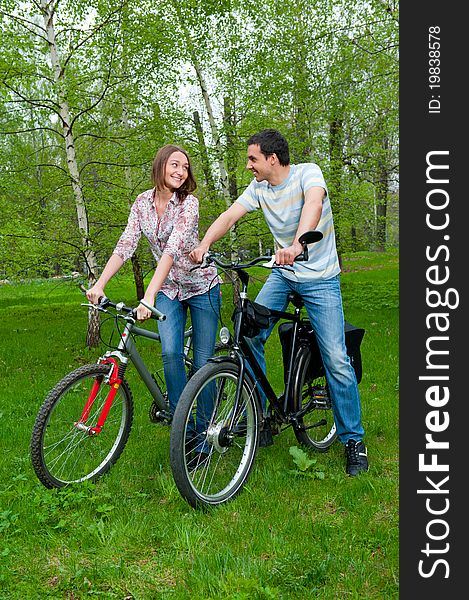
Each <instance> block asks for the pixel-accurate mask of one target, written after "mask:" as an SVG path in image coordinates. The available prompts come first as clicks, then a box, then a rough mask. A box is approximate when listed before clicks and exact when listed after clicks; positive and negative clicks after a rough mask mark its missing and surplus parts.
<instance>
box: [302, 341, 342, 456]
mask: <svg viewBox="0 0 469 600" xmlns="http://www.w3.org/2000/svg"><path fill="white" fill-rule="evenodd" d="M311 357H312V355H311V352H310V350H309V348H308V347H307V346H303V347H301V348H300V349H299V350H298V353H297V355H296V358H295V368H294V373H296V376H295V382H294V388H293V398H294V402H295V407H294V411H295V412H296V413H298V412H299V413H300V416H299V417H298V419H297V421H296V423H293V431H294V432H295V436H296V439H297V440H298V441H299V442H300V444H303V445H304V446H307V447H309V448H314V449H315V450H319V451H320V452H325V451H326V450H327V449H328V448H329V446H331V444H333V443H334V441H335V440H336V438H337V432H336V426H335V422H334V414H333V411H332V401H331V398H330V395H329V389H328V386H327V381H326V378H325V376H322V377H316V378H313V379H311V377H310V376H309V374H308V372H309V365H310V362H311Z"/></svg>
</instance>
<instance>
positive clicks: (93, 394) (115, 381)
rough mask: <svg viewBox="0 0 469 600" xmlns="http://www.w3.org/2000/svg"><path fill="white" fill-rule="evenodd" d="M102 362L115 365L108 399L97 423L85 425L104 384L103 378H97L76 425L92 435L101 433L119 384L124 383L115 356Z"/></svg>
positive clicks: (110, 380)
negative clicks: (92, 425)
mask: <svg viewBox="0 0 469 600" xmlns="http://www.w3.org/2000/svg"><path fill="white" fill-rule="evenodd" d="M100 364H102V365H104V364H111V365H113V367H112V372H111V374H110V377H109V386H110V389H109V392H108V395H107V398H106V401H105V402H104V406H103V408H102V410H101V413H100V415H99V417H98V422H97V423H96V425H95V426H94V427H89V426H87V425H85V423H86V421H87V420H88V417H89V414H90V412H91V407H92V406H93V403H94V401H95V399H96V396H97V395H98V392H99V390H100V388H101V384H102V380H101V381H100V380H99V379H96V380H95V381H94V383H93V387H92V388H91V392H90V395H89V397H88V400H87V401H86V404H85V408H84V409H83V412H82V414H81V417H80V420H79V421H78V422H77V423H75V426H76V427H77V428H78V429H83V430H86V431H88V433H89V434H90V435H96V434H97V433H100V431H101V429H102V428H103V425H104V423H105V422H106V418H107V416H108V414H109V411H110V409H111V406H112V403H113V401H114V398H115V396H116V393H117V390H118V389H119V386H120V384H121V383H122V379H121V378H120V377H119V365H118V363H117V360H116V359H115V358H106V359H105V360H103V361H102V362H101V363H100Z"/></svg>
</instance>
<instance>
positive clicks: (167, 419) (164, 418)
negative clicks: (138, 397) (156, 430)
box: [149, 402, 172, 425]
mask: <svg viewBox="0 0 469 600" xmlns="http://www.w3.org/2000/svg"><path fill="white" fill-rule="evenodd" d="M149 417H150V421H151V422H152V423H162V424H163V425H171V421H172V416H171V414H170V413H169V412H167V411H165V410H160V409H159V408H158V405H157V404H156V402H152V404H151V406H150V410H149Z"/></svg>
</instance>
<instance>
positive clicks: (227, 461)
mask: <svg viewBox="0 0 469 600" xmlns="http://www.w3.org/2000/svg"><path fill="white" fill-rule="evenodd" d="M238 380H239V367H238V366H237V365H236V364H234V363H233V362H232V361H231V360H230V359H227V360H224V361H221V362H215V363H207V364H206V365H205V366H204V367H202V368H201V369H199V370H198V371H197V373H196V374H195V375H194V376H193V377H192V379H191V380H190V381H189V382H188V384H187V386H186V388H185V389H184V392H183V393H182V395H181V397H180V399H179V402H178V404H177V406H176V410H175V413H174V418H173V424H172V429H171V440H170V462H171V469H172V471H173V476H174V481H175V482H176V485H177V487H178V489H179V492H180V493H181V495H182V496H183V498H185V499H186V500H187V501H188V502H189V504H190V505H191V506H193V507H194V508H200V507H204V506H214V505H218V504H222V503H223V502H226V501H228V500H231V499H232V498H234V497H235V496H236V494H238V493H239V492H240V490H241V489H242V487H243V485H244V484H245V482H246V480H247V478H248V477H249V474H250V473H251V470H252V467H253V464H254V458H255V455H256V451H257V446H258V439H259V425H260V415H261V409H260V405H259V400H258V396H257V392H256V391H255V389H254V386H253V384H252V381H251V379H250V378H249V376H248V375H247V374H246V376H245V380H244V385H243V389H242V391H241V397H240V402H239V406H238V407H237V408H236V403H235V399H236V389H237V385H238Z"/></svg>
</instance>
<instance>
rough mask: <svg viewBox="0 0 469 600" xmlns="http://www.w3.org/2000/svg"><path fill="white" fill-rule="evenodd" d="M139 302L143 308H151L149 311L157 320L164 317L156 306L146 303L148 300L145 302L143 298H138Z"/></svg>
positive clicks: (162, 319)
mask: <svg viewBox="0 0 469 600" xmlns="http://www.w3.org/2000/svg"><path fill="white" fill-rule="evenodd" d="M140 304H142V305H143V306H144V307H145V308H148V310H151V312H152V313H153V314H154V315H155V317H156V318H157V319H158V321H164V320H165V319H166V315H165V314H163V313H162V312H160V311H159V310H158V309H157V308H155V307H154V306H152V305H151V304H148V302H145V300H140Z"/></svg>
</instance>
